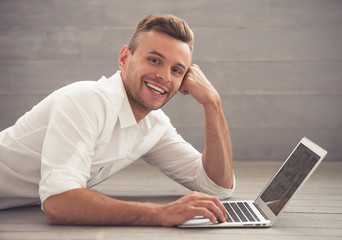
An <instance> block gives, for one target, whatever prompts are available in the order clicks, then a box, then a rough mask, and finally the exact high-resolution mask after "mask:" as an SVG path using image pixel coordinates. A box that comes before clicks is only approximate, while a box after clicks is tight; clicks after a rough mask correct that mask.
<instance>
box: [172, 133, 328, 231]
mask: <svg viewBox="0 0 342 240" xmlns="http://www.w3.org/2000/svg"><path fill="white" fill-rule="evenodd" d="M326 154H327V151H326V150H324V149H323V148H321V147H320V146H318V145H317V144H315V143H313V142H312V141H310V140H309V139H308V138H306V137H304V138H302V139H301V140H300V142H299V143H298V144H297V146H296V147H295V148H294V150H293V151H292V153H291V154H290V155H289V157H288V158H287V159H286V161H285V162H284V163H283V165H282V166H281V167H280V169H279V170H278V171H277V173H276V174H275V175H274V176H273V177H272V179H271V180H270V181H269V183H268V184H267V185H266V187H265V188H264V190H263V191H262V192H261V193H260V195H259V196H258V197H257V199H256V200H255V201H250V200H248V201H223V202H222V203H223V205H224V206H225V208H226V211H227V214H228V219H227V221H226V222H224V223H212V222H210V221H209V219H207V218H203V217H195V218H193V219H191V220H189V221H187V222H185V223H183V224H181V225H178V227H180V228H213V227H214V228H218V227H270V226H272V225H273V224H274V223H275V222H276V220H277V219H278V217H279V215H280V214H281V213H282V212H283V211H284V209H285V207H286V206H287V205H288V204H289V202H290V200H291V199H292V197H293V195H294V194H295V193H296V192H297V191H298V190H299V188H300V187H301V186H302V185H303V184H304V182H305V181H306V180H308V178H309V177H310V175H311V174H312V173H313V172H314V171H315V170H316V168H317V167H318V165H319V164H320V163H321V162H322V160H323V158H324V157H325V156H326Z"/></svg>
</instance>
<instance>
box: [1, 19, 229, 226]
mask: <svg viewBox="0 0 342 240" xmlns="http://www.w3.org/2000/svg"><path fill="white" fill-rule="evenodd" d="M192 49H193V34H192V31H191V30H190V28H189V27H188V25H187V24H186V23H185V22H184V21H183V20H182V19H179V18H177V17H175V16H172V15H150V16H147V17H145V18H144V19H143V20H141V22H140V23H139V24H138V25H137V27H136V29H135V31H134V33H133V36H132V39H131V41H130V43H129V46H124V47H123V48H122V50H121V52H120V56H119V68H120V71H118V72H117V73H116V74H114V75H113V76H112V77H111V78H108V79H107V78H105V77H102V78H101V79H100V80H98V81H83V82H76V83H73V84H70V85H68V86H66V87H64V88H61V89H59V90H57V91H55V92H54V93H52V94H51V95H49V96H48V97H47V98H45V99H44V100H43V101H42V102H40V103H39V104H38V105H36V106H35V107H34V108H33V109H32V110H31V111H29V112H27V113H26V114H25V115H24V116H23V117H21V118H20V119H19V120H18V121H17V122H16V124H15V125H14V126H12V127H10V128H8V129H6V130H4V131H2V132H1V133H0V182H2V183H6V184H1V186H0V208H9V207H15V206H22V205H29V204H42V208H43V210H44V212H45V216H46V219H47V221H48V222H49V223H51V224H78V225H80V224H81V225H82V224H86V225H159V226H173V225H176V224H180V223H183V222H185V221H186V220H189V219H191V218H193V217H194V216H205V217H207V218H209V219H211V221H213V222H215V221H216V217H217V218H218V220H219V221H225V220H226V213H225V209H224V207H223V205H222V204H221V203H220V202H219V200H218V198H227V197H230V196H231V194H232V192H233V190H234V186H235V183H234V176H233V162H232V150H231V142H230V136H229V131H228V127H227V124H226V121H225V118H224V114H223V111H222V106H221V100H220V96H219V94H218V93H217V91H216V90H215V89H214V88H213V86H212V85H211V84H210V82H209V81H208V80H207V78H206V77H205V75H204V74H203V73H202V71H201V70H200V68H199V67H198V66H196V65H194V64H191V56H192ZM177 91H180V92H181V93H183V94H189V95H191V96H192V97H193V98H194V99H196V100H197V101H198V103H199V104H200V105H202V106H203V108H204V112H205V147H204V150H203V152H202V154H200V153H198V152H197V151H196V150H195V149H194V148H193V147H192V146H191V145H190V144H189V143H187V142H185V141H184V140H183V139H182V138H181V137H180V136H179V135H178V134H177V132H176V130H175V129H174V128H173V127H172V125H171V123H170V121H169V119H168V117H167V116H166V115H165V114H164V113H163V112H162V111H161V110H160V108H161V107H162V106H163V105H164V104H165V103H166V102H167V101H168V100H170V99H171V98H172V97H173V96H174V95H175V94H176V93H177ZM138 159H144V160H145V161H146V162H148V163H150V164H152V165H154V166H156V167H158V168H159V169H160V170H161V171H163V172H164V173H165V174H166V175H168V176H169V177H171V178H172V179H174V180H176V181H177V182H179V183H180V184H182V185H184V186H186V187H188V188H189V189H192V190H194V191H196V192H192V193H190V194H188V195H186V196H184V197H182V198H180V199H179V200H177V201H174V202H171V203H169V204H166V205H160V204H153V203H137V202H129V201H119V200H117V199H114V198H110V197H108V196H105V195H103V194H101V193H98V192H95V191H92V190H90V189H89V188H90V187H92V186H94V185H96V184H98V183H100V182H101V181H103V180H105V179H106V178H108V177H110V176H111V175H113V174H115V173H116V172H117V171H119V170H120V169H122V168H124V167H125V166H127V165H129V164H131V163H133V162H134V161H136V160H138ZM200 192H202V193H200Z"/></svg>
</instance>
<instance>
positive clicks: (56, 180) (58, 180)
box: [39, 170, 86, 211]
mask: <svg viewBox="0 0 342 240" xmlns="http://www.w3.org/2000/svg"><path fill="white" fill-rule="evenodd" d="M85 187H86V182H85V181H84V179H83V178H82V177H79V178H77V177H75V176H70V175H69V174H63V173H62V172H60V171H58V170H54V171H52V172H51V173H49V174H48V175H47V176H45V177H42V179H41V181H40V183H39V196H40V201H41V208H42V210H43V211H44V209H43V202H44V201H45V200H46V199H47V198H49V197H50V196H53V195H56V194H60V193H63V192H66V191H69V190H72V189H77V188H85Z"/></svg>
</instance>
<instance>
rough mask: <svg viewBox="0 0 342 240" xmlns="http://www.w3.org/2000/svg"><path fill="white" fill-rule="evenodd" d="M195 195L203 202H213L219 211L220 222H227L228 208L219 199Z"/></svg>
mask: <svg viewBox="0 0 342 240" xmlns="http://www.w3.org/2000/svg"><path fill="white" fill-rule="evenodd" d="M195 194H197V195H198V196H199V197H200V198H202V200H206V201H211V202H212V203H213V204H214V205H215V210H216V211H218V213H219V214H218V215H217V216H218V217H220V220H223V221H226V220H227V218H228V215H227V212H226V208H225V207H224V205H223V204H222V203H221V201H220V200H219V199H218V198H217V197H213V196H210V195H207V194H203V193H195ZM216 207H217V208H216ZM216 214H217V212H216Z"/></svg>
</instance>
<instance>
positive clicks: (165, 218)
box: [160, 192, 228, 227]
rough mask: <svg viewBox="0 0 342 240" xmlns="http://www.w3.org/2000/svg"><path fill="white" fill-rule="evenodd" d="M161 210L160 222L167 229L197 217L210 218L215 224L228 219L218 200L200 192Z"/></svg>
mask: <svg viewBox="0 0 342 240" xmlns="http://www.w3.org/2000/svg"><path fill="white" fill-rule="evenodd" d="M161 208H162V210H161V211H160V222H161V225H162V226H165V227H167V226H175V225H178V224H182V223H184V222H186V221H187V220H190V219H192V218H194V217H196V216H203V217H205V218H208V219H209V220H210V221H211V222H213V223H217V221H218V222H225V221H226V220H227V217H228V216H227V214H226V210H225V207H224V206H223V204H222V203H221V202H220V200H219V199H218V198H216V197H212V196H209V195H207V194H204V193H199V192H192V193H190V194H188V195H186V196H184V197H182V198H180V199H178V200H176V201H174V202H171V203H169V204H167V205H164V206H162V207H161Z"/></svg>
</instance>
